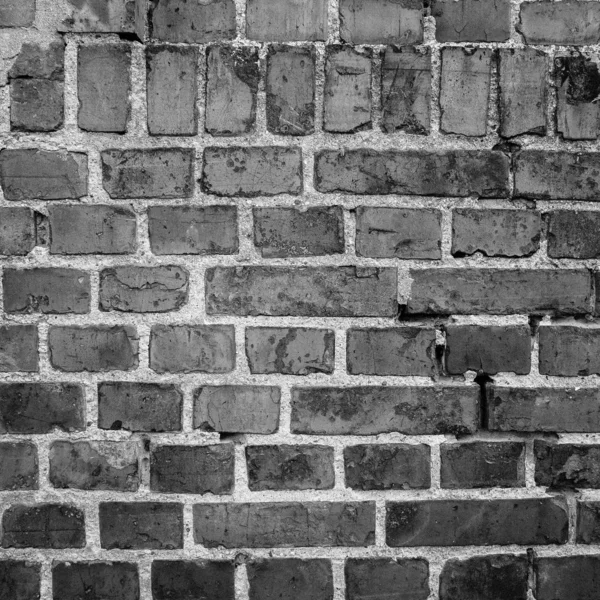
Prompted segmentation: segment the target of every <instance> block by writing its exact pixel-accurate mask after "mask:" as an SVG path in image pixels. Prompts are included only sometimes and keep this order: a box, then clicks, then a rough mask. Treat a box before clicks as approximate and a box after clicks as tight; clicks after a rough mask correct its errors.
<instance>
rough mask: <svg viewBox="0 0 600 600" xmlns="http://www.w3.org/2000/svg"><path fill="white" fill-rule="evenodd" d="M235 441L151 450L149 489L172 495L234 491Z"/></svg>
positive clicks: (162, 447) (227, 492)
mask: <svg viewBox="0 0 600 600" xmlns="http://www.w3.org/2000/svg"><path fill="white" fill-rule="evenodd" d="M233 461H234V450H233V444H219V445H215V446H158V447H156V448H155V449H154V450H153V451H152V458H151V462H150V465H151V466H150V489H151V490H152V491H154V492H166V493H169V494H207V493H209V492H210V493H211V494H231V493H232V491H233Z"/></svg>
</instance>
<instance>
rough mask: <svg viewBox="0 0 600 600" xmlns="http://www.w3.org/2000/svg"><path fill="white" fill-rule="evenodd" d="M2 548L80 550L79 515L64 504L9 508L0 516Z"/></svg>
mask: <svg viewBox="0 0 600 600" xmlns="http://www.w3.org/2000/svg"><path fill="white" fill-rule="evenodd" d="M2 547H3V548H53V549H59V548H83V547H85V519H84V515H83V512H82V511H81V510H79V509H78V508H76V507H75V506H69V505H67V504H36V505H34V506H25V505H23V504H15V505H12V506H9V507H8V508H7V509H6V510H5V511H4V515H3V516H2Z"/></svg>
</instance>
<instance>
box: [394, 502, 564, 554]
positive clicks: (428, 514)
mask: <svg viewBox="0 0 600 600" xmlns="http://www.w3.org/2000/svg"><path fill="white" fill-rule="evenodd" d="M386 510H387V516H386V543H387V545H388V546H392V547H403V546H504V545H509V544H523V545H525V544H543V545H546V544H564V543H566V541H567V533H568V528H569V518H568V514H567V503H566V501H565V499H564V498H562V497H560V496H556V497H552V498H524V499H503V500H428V501H421V502H418V501H417V502H388V503H387V504H386Z"/></svg>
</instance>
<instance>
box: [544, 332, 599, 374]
mask: <svg viewBox="0 0 600 600" xmlns="http://www.w3.org/2000/svg"><path fill="white" fill-rule="evenodd" d="M539 334H540V342H539V343H540V373H541V374H542V375H561V376H563V377H578V376H580V377H581V376H587V375H595V374H600V357H599V355H598V351H599V350H600V329H588V328H584V327H569V326H564V325H561V326H558V327H551V326H546V327H540V330H539Z"/></svg>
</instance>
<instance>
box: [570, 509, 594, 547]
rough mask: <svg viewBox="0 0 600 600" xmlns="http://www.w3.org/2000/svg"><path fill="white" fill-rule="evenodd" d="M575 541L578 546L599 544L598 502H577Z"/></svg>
mask: <svg viewBox="0 0 600 600" xmlns="http://www.w3.org/2000/svg"><path fill="white" fill-rule="evenodd" d="M575 541H576V542H577V543H579V544H598V543H599V542H600V502H594V501H591V502H582V501H578V502H577V529H576V534H575Z"/></svg>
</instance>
